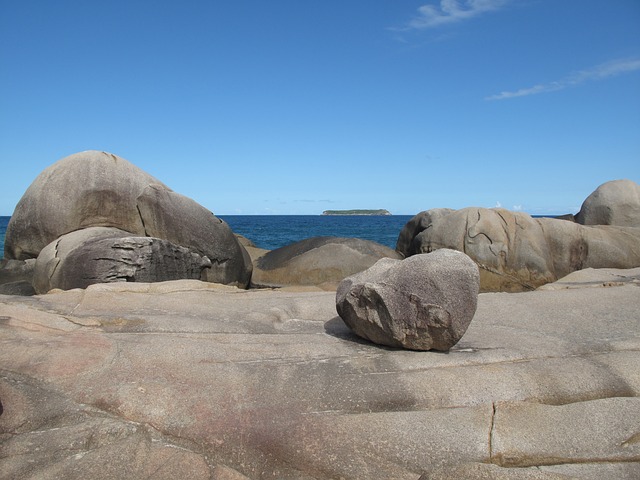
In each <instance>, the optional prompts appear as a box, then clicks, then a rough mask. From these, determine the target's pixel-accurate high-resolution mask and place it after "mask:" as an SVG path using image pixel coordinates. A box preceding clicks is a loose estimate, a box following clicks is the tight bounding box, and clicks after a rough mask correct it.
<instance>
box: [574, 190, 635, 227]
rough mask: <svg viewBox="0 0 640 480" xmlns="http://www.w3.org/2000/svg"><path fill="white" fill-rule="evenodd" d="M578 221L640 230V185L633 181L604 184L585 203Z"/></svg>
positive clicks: (579, 213) (577, 218)
mask: <svg viewBox="0 0 640 480" xmlns="http://www.w3.org/2000/svg"><path fill="white" fill-rule="evenodd" d="M576 221H577V222H578V223H581V224H583V225H618V226H621V227H638V228H640V185H638V184H637V183H636V182H633V181H631V180H613V181H611V182H607V183H603V184H602V185H600V186H599V187H598V188H597V189H596V190H595V191H594V192H593V193H592V194H591V195H589V196H588V197H587V199H586V200H585V201H584V203H583V204H582V207H581V208H580V212H578V214H577V215H576Z"/></svg>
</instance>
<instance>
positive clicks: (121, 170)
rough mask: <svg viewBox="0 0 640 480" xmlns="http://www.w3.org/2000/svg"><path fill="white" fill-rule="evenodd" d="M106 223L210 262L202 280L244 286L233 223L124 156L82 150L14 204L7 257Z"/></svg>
mask: <svg viewBox="0 0 640 480" xmlns="http://www.w3.org/2000/svg"><path fill="white" fill-rule="evenodd" d="M90 227H110V228H116V229H119V230H122V231H124V232H127V234H129V235H132V236H141V237H145V236H146V237H154V238H158V239H161V240H166V241H168V242H169V243H171V244H174V245H177V246H180V247H185V248H188V249H189V250H190V251H192V252H194V253H196V254H198V255H199V256H206V257H207V258H208V259H209V260H210V261H211V263H212V265H211V267H210V268H208V269H207V270H206V272H205V280H208V281H214V282H219V283H225V284H232V285H237V286H240V287H244V286H247V285H248V283H249V280H250V277H251V269H252V265H251V261H250V258H249V256H248V254H247V253H246V251H245V250H244V248H243V247H242V246H241V245H240V244H239V242H238V241H237V239H236V238H235V236H234V235H233V232H232V231H231V229H230V227H229V226H228V225H227V224H226V223H225V222H224V221H223V220H221V219H219V218H217V217H215V216H214V215H213V213H211V212H210V211H209V210H207V209H205V208H204V207H202V206H201V205H199V204H198V203H196V202H194V201H193V200H191V199H189V198H187V197H184V196H183V195H180V194H178V193H175V192H173V191H172V190H171V189H170V188H169V187H167V186H166V185H164V184H163V183H162V182H160V181H159V180H157V179H156V178H154V177H152V176H151V175H149V174H147V173H145V172H144V171H142V170H141V169H139V168H138V167H136V166H135V165H133V164H131V163H130V162H128V161H127V160H124V159H123V158H120V157H118V156H117V155H113V154H111V153H106V152H98V151H87V152H81V153H76V154H74V155H71V156H69V157H66V158H64V159H62V160H60V161H58V162H56V163H55V164H53V165H51V166H50V167H48V168H47V169H45V170H44V171H43V172H42V173H41V174H40V175H38V177H37V178H36V179H35V180H34V182H33V183H32V184H31V185H30V186H29V188H28V189H27V191H26V192H25V194H24V195H23V197H22V198H21V199H20V201H19V202H18V205H17V206H16V209H15V211H14V213H13V215H12V217H11V220H10V222H9V225H8V227H7V233H6V239H5V257H6V258H8V259H20V260H24V259H28V258H36V257H37V256H38V255H39V254H40V252H41V250H42V249H43V248H44V247H45V246H47V245H49V244H50V243H51V242H54V241H55V240H56V239H58V238H59V237H61V236H63V235H66V234H68V233H70V232H74V231H76V230H81V229H85V228H90Z"/></svg>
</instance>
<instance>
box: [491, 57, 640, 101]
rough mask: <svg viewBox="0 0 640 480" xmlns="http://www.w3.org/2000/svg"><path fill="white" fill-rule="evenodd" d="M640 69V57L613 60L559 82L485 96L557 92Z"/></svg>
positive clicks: (494, 97)
mask: <svg viewBox="0 0 640 480" xmlns="http://www.w3.org/2000/svg"><path fill="white" fill-rule="evenodd" d="M636 70H640V58H635V59H624V60H613V61H611V62H607V63H602V64H600V65H596V66H595V67H593V68H590V69H587V70H580V71H579V72H576V73H574V74H572V75H569V76H568V77H566V78H563V79H562V80H559V81H557V82H550V83H544V84H538V85H534V86H533V87H529V88H521V89H520V90H515V91H511V92H500V93H498V94H496V95H490V96H488V97H485V100H506V99H509V98H517V97H526V96H529V95H537V94H539V93H548V92H555V91H558V90H564V89H565V88H569V87H575V86H577V85H580V84H582V83H585V82H589V81H592V80H604V79H606V78H611V77H617V76H618V75H622V74H624V73H630V72H635V71H636Z"/></svg>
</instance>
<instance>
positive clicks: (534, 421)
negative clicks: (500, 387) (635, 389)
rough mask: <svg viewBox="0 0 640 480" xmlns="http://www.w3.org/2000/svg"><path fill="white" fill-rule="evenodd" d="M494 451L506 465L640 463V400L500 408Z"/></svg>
mask: <svg viewBox="0 0 640 480" xmlns="http://www.w3.org/2000/svg"><path fill="white" fill-rule="evenodd" d="M491 449H492V458H493V459H494V461H496V463H500V464H502V465H507V466H533V465H554V464H566V463H589V462H594V463H595V462H640V398H637V397H634V398H621V397H618V398H604V399H600V400H591V401H588V402H578V403H572V404H569V405H559V406H554V405H541V404H534V403H526V402H518V403H505V404H502V403H499V404H497V405H496V412H495V417H494V425H493V429H492V432H491Z"/></svg>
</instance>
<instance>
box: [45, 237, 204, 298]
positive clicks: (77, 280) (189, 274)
mask: <svg viewBox="0 0 640 480" xmlns="http://www.w3.org/2000/svg"><path fill="white" fill-rule="evenodd" d="M208 268H211V262H210V261H209V259H208V258H207V257H206V256H201V255H199V254H198V253H196V252H193V251H191V250H189V249H188V248H185V247H181V246H178V245H175V244H172V243H170V242H168V241H167V240H162V239H159V238H153V237H136V236H131V235H130V234H129V233H127V232H125V231H123V230H119V229H117V228H108V227H91V228H84V229H82V230H77V231H75V232H72V233H68V234H66V235H63V236H61V237H60V238H59V239H57V240H55V241H53V242H51V243H50V244H49V245H47V246H46V247H45V248H43V249H42V251H41V252H40V255H38V259H37V260H36V265H35V273H34V279H33V285H34V288H35V290H36V292H37V293H46V292H48V291H49V290H51V289H54V288H59V289H62V290H69V289H72V288H86V287H88V286H89V285H93V284H95V283H110V282H162V281H166V280H179V279H183V278H185V279H197V280H200V279H201V278H203V277H204V276H205V275H206V274H205V273H204V272H205V271H206V270H207V269H208Z"/></svg>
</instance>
